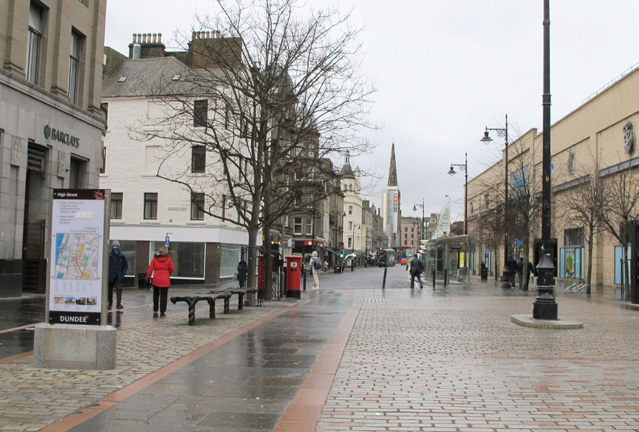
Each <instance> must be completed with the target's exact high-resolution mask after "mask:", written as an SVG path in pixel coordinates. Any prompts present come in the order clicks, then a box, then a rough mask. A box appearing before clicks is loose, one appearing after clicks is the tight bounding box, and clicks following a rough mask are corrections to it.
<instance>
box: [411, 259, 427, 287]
mask: <svg viewBox="0 0 639 432" xmlns="http://www.w3.org/2000/svg"><path fill="white" fill-rule="evenodd" d="M423 271H424V267H423V266H422V262H421V261H420V259H419V258H417V255H415V256H414V257H413V259H412V260H410V287H411V288H414V287H415V278H417V281H419V287H420V288H424V283H423V282H422V272H423Z"/></svg>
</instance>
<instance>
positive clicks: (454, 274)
mask: <svg viewBox="0 0 639 432" xmlns="http://www.w3.org/2000/svg"><path fill="white" fill-rule="evenodd" d="M472 247H473V241H472V238H471V237H470V236H469V235H461V236H450V237H441V238H439V239H437V240H424V241H422V244H421V245H420V248H419V254H420V258H421V260H422V264H423V265H424V272H425V274H424V276H425V278H431V280H432V278H433V277H434V279H435V281H436V283H443V284H444V285H447V284H449V283H453V284H462V285H463V284H469V283H470V269H469V264H470V252H471V250H472Z"/></svg>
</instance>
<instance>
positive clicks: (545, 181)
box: [533, 0, 558, 320]
mask: <svg viewBox="0 0 639 432" xmlns="http://www.w3.org/2000/svg"><path fill="white" fill-rule="evenodd" d="M549 3H550V0H544V22H543V26H544V94H543V96H542V105H543V128H544V132H543V152H542V157H543V160H542V176H543V178H542V190H541V192H542V209H541V248H542V250H541V255H540V256H541V260H540V262H539V265H538V266H537V274H538V275H539V277H538V278H537V297H536V298H535V303H534V304H533V318H535V319H543V320H556V319H557V318H558V306H557V302H556V300H555V296H554V286H555V265H554V263H553V258H552V256H551V253H552V244H551V241H550V192H551V189H550V5H549Z"/></svg>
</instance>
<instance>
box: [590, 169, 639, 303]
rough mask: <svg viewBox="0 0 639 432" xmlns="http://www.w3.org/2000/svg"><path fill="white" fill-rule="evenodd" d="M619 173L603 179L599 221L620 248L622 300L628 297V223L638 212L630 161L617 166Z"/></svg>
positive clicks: (635, 183)
mask: <svg viewBox="0 0 639 432" xmlns="http://www.w3.org/2000/svg"><path fill="white" fill-rule="evenodd" d="M617 166H618V167H619V171H618V172H616V173H610V174H609V173H605V172H604V173H603V174H604V175H605V174H609V175H607V176H606V177H605V178H604V179H603V192H602V193H603V194H604V196H606V197H607V200H606V203H605V204H606V205H605V206H604V207H601V208H600V215H599V217H600V218H601V221H602V222H603V224H604V226H605V228H606V230H607V231H608V232H609V233H610V234H612V235H613V236H614V237H615V238H616V239H617V240H618V241H619V243H621V245H622V247H623V258H622V260H621V264H622V270H621V271H622V274H623V292H624V298H628V296H629V294H630V291H629V290H630V284H629V281H630V276H629V272H628V245H629V244H630V221H632V220H633V219H636V218H637V216H638V213H639V206H638V205H637V204H638V200H639V194H638V193H639V184H637V181H636V180H635V179H634V178H633V176H632V168H631V166H630V162H629V161H626V162H623V163H621V164H619V165H617Z"/></svg>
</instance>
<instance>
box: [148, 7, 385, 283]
mask: <svg viewBox="0 0 639 432" xmlns="http://www.w3.org/2000/svg"><path fill="white" fill-rule="evenodd" d="M217 9H218V10H217V13H216V15H214V17H213V18H211V17H206V18H204V19H201V20H200V22H199V24H200V27H201V30H202V31H199V32H194V34H193V36H194V37H193V39H192V40H191V41H190V42H189V46H188V50H186V51H185V52H186V55H185V58H184V61H185V62H186V63H187V64H189V66H190V68H189V69H188V71H186V72H185V73H184V76H180V77H179V80H180V82H181V83H182V87H181V90H180V92H173V91H171V87H170V82H169V83H168V84H167V85H165V86H163V88H160V89H157V91H156V92H155V93H156V100H157V101H158V103H162V104H164V105H165V106H166V107H167V108H166V110H165V112H166V113H167V114H166V115H165V116H164V117H162V118H159V119H158V118H155V119H153V120H152V121H150V122H148V123H147V124H145V125H144V128H142V130H141V131H139V132H140V133H142V134H143V135H144V137H145V138H146V139H153V138H156V137H159V138H162V139H163V142H165V143H166V144H165V150H166V156H165V158H164V161H163V164H162V165H161V166H160V168H159V169H158V176H160V177H161V178H164V179H166V180H168V181H171V182H175V183H178V184H180V185H182V186H183V187H184V188H185V190H187V191H188V192H189V193H191V194H192V195H193V196H198V197H204V199H203V200H202V199H201V198H200V201H199V202H200V203H202V204H201V205H200V207H201V209H202V211H204V212H205V213H207V214H209V215H211V216H214V217H216V218H220V219H222V220H225V221H227V222H230V223H233V224H236V225H238V226H241V227H243V228H245V229H246V230H247V232H248V234H249V263H248V264H249V275H248V286H249V287H251V286H254V285H253V282H254V280H255V268H256V266H255V260H256V245H257V236H258V233H259V231H260V229H262V230H263V234H264V238H265V256H267V257H268V256H270V227H271V225H273V224H274V223H275V221H277V220H278V219H279V218H280V217H281V216H282V215H283V214H286V213H287V212H290V211H291V210H292V209H294V208H296V206H297V208H299V206H306V205H308V199H307V200H306V202H304V200H302V199H301V197H305V198H308V197H309V196H312V197H313V198H312V200H315V201H317V200H320V199H323V198H325V195H324V196H323V195H322V194H320V193H318V191H319V190H320V189H319V188H318V187H317V185H318V184H319V183H321V182H322V181H323V180H324V179H326V178H327V176H334V175H335V171H334V170H331V172H328V170H327V169H325V168H326V166H327V164H325V163H323V162H322V160H323V159H325V158H330V157H331V156H333V155H336V154H341V153H342V152H345V151H350V152H351V153H361V152H363V151H366V150H367V148H368V147H367V143H366V142H365V141H364V140H362V139H361V138H360V137H359V136H358V135H357V132H358V130H359V129H360V128H361V127H366V126H369V125H368V123H367V120H366V116H367V113H368V104H369V96H370V95H371V94H372V93H373V91H374V89H373V88H372V87H371V86H370V85H368V84H367V82H366V81H365V80H364V79H363V78H362V76H361V69H360V67H359V64H358V55H359V49H360V46H359V44H358V42H357V37H358V35H359V30H358V29H353V28H352V27H350V26H349V15H346V16H340V14H339V12H338V11H337V10H336V9H326V10H317V11H310V12H309V14H308V15H307V16H304V17H303V16H302V14H301V12H302V11H303V8H302V7H301V6H299V5H298V2H297V0H252V1H244V0H237V1H235V2H227V1H224V0H218V1H217ZM194 149H195V150H197V152H199V153H198V155H199V156H198V157H199V159H198V158H197V157H196V156H192V157H190V156H191V155H195V153H194ZM203 159H204V160H205V161H206V162H205V164H204V165H205V167H204V170H203V171H204V174H205V175H202V176H193V175H192V173H193V172H197V170H196V171H194V169H193V168H194V166H195V165H196V164H198V167H199V168H201V167H200V165H202V160H203ZM175 160H181V162H182V163H181V165H176V164H175ZM199 168H198V169H199ZM309 190H312V191H314V192H313V193H312V194H310V195H309V193H308V191H309ZM270 265H271V261H270V260H268V259H267V260H266V266H267V273H266V274H270V271H269V268H270ZM267 280H268V281H269V282H267V283H270V278H267Z"/></svg>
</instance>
